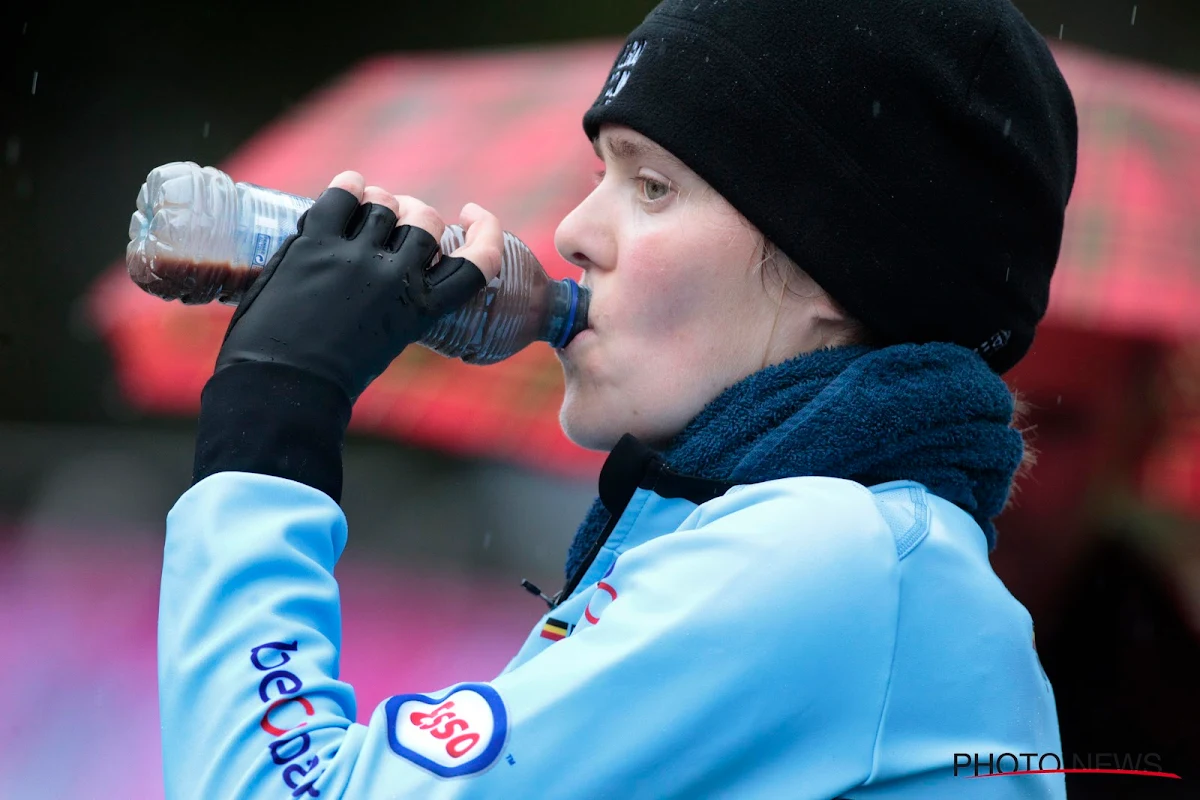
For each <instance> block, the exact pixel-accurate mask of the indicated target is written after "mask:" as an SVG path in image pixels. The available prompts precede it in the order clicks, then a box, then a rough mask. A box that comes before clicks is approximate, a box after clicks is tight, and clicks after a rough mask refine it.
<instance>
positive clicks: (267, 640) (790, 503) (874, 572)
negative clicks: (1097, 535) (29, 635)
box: [159, 472, 1065, 800]
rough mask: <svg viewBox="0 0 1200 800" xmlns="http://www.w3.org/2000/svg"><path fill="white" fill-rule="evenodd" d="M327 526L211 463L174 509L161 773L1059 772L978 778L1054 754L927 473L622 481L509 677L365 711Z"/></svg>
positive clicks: (935, 785) (1037, 681)
mask: <svg viewBox="0 0 1200 800" xmlns="http://www.w3.org/2000/svg"><path fill="white" fill-rule="evenodd" d="M345 544H346V521H345V518H344V516H343V515H342V511H341V509H340V508H339V507H338V505H337V504H336V503H335V502H334V501H333V500H331V499H330V498H329V497H328V496H326V495H325V494H323V493H321V492H319V491H317V490H315V489H312V488H309V487H308V486H305V485H302V484H299V483H294V482H291V481H288V480H284V479H281V478H275V477H268V476H263V475H256V474H247V473H237V472H225V473H219V474H216V475H212V476H210V477H208V478H206V479H204V480H203V481H201V482H200V483H198V484H197V485H196V486H194V487H192V488H191V489H190V490H189V491H187V492H186V493H185V494H184V495H183V496H182V497H181V498H180V499H179V501H178V502H177V503H176V505H175V507H174V508H173V509H172V510H171V512H170V514H169V517H168V521H167V543H166V553H165V561H164V567H163V581H162V597H161V608H160V623H159V680H160V702H161V714H162V733H163V756H164V761H163V764H164V772H165V779H166V789H167V792H166V794H167V797H168V798H171V799H172V800H174V798H193V797H195V798H286V797H322V798H328V799H329V800H333V798H371V800H375V799H376V798H380V799H381V798H408V797H415V798H427V797H433V798H437V797H444V798H505V799H507V798H522V797H534V798H610V797H611V798H622V800H624V799H625V798H643V797H644V798H670V797H686V798H695V797H730V798H796V799H799V798H825V799H826V800H828V799H829V798H843V797H845V798H855V800H867V799H868V798H919V799H920V800H934V799H935V798H974V797H980V798H1062V797H1065V790H1064V783H1063V777H1062V775H1061V774H1031V775H1004V776H992V777H983V778H975V777H971V776H973V775H975V774H976V773H977V772H978V774H980V775H987V774H988V773H989V772H994V771H997V770H999V771H1001V772H1013V771H1015V770H1017V769H1018V768H1019V769H1020V770H1027V769H1033V770H1036V769H1038V768H1039V766H1041V767H1042V768H1047V769H1048V768H1053V767H1058V766H1060V765H1059V764H1057V763H1055V762H1054V761H1053V760H1046V759H1045V756H1046V754H1055V755H1057V754H1059V753H1060V742H1059V733H1058V724H1057V719H1056V714H1055V707H1054V695H1053V692H1052V690H1051V687H1050V684H1049V682H1048V681H1047V679H1046V676H1045V673H1044V672H1043V671H1042V668H1041V665H1040V663H1039V661H1038V657H1037V654H1036V652H1035V649H1034V646H1033V641H1032V639H1033V632H1032V628H1031V623H1030V617H1029V615H1028V613H1027V612H1026V611H1025V609H1024V608H1023V607H1022V606H1021V605H1020V604H1019V603H1018V602H1017V601H1016V600H1015V599H1013V597H1012V596H1011V595H1010V594H1009V593H1008V591H1007V590H1006V589H1005V588H1004V586H1003V585H1002V584H1001V582H1000V581H999V580H998V579H997V577H996V575H995V574H994V573H993V571H992V569H991V567H990V565H989V563H988V558H987V552H986V544H985V540H984V536H983V533H982V531H981V530H980V528H979V527H978V525H977V524H976V523H975V522H974V521H973V520H972V519H971V517H970V516H969V515H968V514H966V513H965V512H963V511H961V510H960V509H958V508H957V507H955V506H953V505H951V504H950V503H948V502H946V501H944V500H941V499H939V498H937V497H935V496H932V495H931V494H929V493H928V492H927V491H926V490H925V489H924V488H923V487H922V486H921V485H919V484H915V483H909V482H897V483H889V484H885V485H881V486H875V487H872V488H869V489H868V488H865V487H863V486H861V485H859V484H856V483H852V482H850V481H845V480H838V479H833V478H814V477H804V478H788V479H783V480H774V481H769V482H765V483H759V484H752V485H746V486H738V487H734V488H733V489H732V490H730V491H729V492H727V493H726V494H725V495H724V496H720V497H717V498H715V499H711V500H708V501H706V502H703V503H701V504H699V505H697V503H695V502H693V501H690V500H686V499H683V498H681V497H664V496H662V495H661V494H659V493H656V492H655V491H653V490H651V489H648V488H644V487H643V488H638V489H636V491H634V492H633V494H632V497H631V498H630V499H629V502H628V505H627V506H626V507H625V510H624V513H622V514H620V515H619V518H618V521H617V523H616V525H615V528H613V529H612V531H611V534H610V535H609V537H608V539H607V542H606V543H605V545H604V546H603V548H602V549H601V550H600V551H599V553H598V555H597V556H596V558H595V560H594V561H593V562H592V564H591V566H590V568H588V570H587V572H586V574H585V575H584V577H583V579H582V581H580V583H579V585H578V588H577V589H575V591H574V592H572V593H571V595H570V597H569V598H566V599H565V600H564V602H562V604H561V605H559V606H558V607H556V608H554V609H552V610H551V612H550V613H549V614H547V615H546V617H544V618H543V619H542V620H540V621H539V622H538V623H537V624H536V625H535V626H534V627H533V630H532V632H531V633H530V634H529V637H528V638H527V639H526V641H525V643H524V645H523V646H522V647H521V649H520V651H519V652H518V653H517V655H516V657H515V658H514V659H513V660H512V662H511V663H510V664H509V666H508V667H507V668H506V669H505V670H504V672H503V673H502V674H501V675H499V676H497V677H496V678H495V679H494V680H492V681H490V682H489V683H486V684H457V685H454V686H449V687H447V688H446V689H445V690H443V691H441V692H437V693H434V694H431V695H419V694H405V693H404V692H405V687H403V686H397V687H396V691H397V692H398V694H397V695H395V696H394V697H392V698H390V699H389V700H387V701H386V702H384V703H383V704H381V705H380V706H379V707H378V708H376V709H375V710H374V713H373V714H372V716H371V719H370V723H369V724H368V725H366V726H363V725H360V724H357V723H354V722H352V720H354V719H355V718H356V708H355V697H354V690H353V688H352V687H350V686H348V685H346V684H345V683H341V682H339V681H338V678H337V676H338V652H339V648H340V646H341V609H340V606H339V600H338V585H337V581H336V580H335V579H334V576H333V568H334V564H335V563H336V561H337V559H338V557H339V555H340V554H341V552H342V549H343V547H344V546H345ZM405 635H406V632H405V631H403V630H397V631H396V636H397V638H400V639H403V637H404V636H405ZM410 635H414V636H415V634H410ZM963 754H968V755H969V757H970V758H971V761H970V766H964V765H963V760H964V755H963ZM1002 754H1012V760H1011V761H1010V759H1009V758H1008V757H1003V758H1000V759H999V761H998V762H997V758H998V757H1000V756H1001V755H1002ZM1026 754H1030V755H1031V757H1030V758H1026ZM956 759H957V761H958V763H959V765H960V766H959V768H958V774H957V775H956V774H955V764H956ZM1039 760H1040V761H1042V762H1043V763H1041V764H1040V765H1039ZM989 761H990V765H989Z"/></svg>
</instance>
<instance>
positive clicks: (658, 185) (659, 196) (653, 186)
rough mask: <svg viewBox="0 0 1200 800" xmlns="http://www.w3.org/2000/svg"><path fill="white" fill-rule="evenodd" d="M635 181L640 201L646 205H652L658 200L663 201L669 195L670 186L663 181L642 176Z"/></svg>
mask: <svg viewBox="0 0 1200 800" xmlns="http://www.w3.org/2000/svg"><path fill="white" fill-rule="evenodd" d="M637 181H638V188H639V191H640V192H641V194H642V199H643V200H645V201H646V202H648V203H654V202H658V201H659V200H663V199H665V198H666V197H667V195H669V194H670V193H671V184H669V183H667V182H665V181H660V180H656V179H654V178H647V177H644V176H639V177H638V179H637Z"/></svg>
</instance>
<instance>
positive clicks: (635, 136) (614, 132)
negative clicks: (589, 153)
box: [592, 125, 687, 169]
mask: <svg viewBox="0 0 1200 800" xmlns="http://www.w3.org/2000/svg"><path fill="white" fill-rule="evenodd" d="M592 148H593V149H595V151H596V155H597V156H598V157H599V158H601V159H606V158H607V159H613V160H615V161H645V160H656V161H661V162H665V163H668V164H672V165H674V166H677V167H680V168H682V169H687V166H686V165H685V164H684V163H683V162H682V161H680V160H679V159H678V158H676V157H675V156H673V155H672V154H671V153H669V152H667V150H666V148H664V147H662V146H661V145H659V144H656V143H655V142H654V141H652V140H651V139H649V138H647V137H645V136H643V135H642V134H640V133H638V132H637V131H635V130H633V129H631V128H626V127H622V126H615V125H605V126H604V127H603V128H601V129H600V135H599V136H598V137H597V138H596V139H595V140H594V141H593V142H592Z"/></svg>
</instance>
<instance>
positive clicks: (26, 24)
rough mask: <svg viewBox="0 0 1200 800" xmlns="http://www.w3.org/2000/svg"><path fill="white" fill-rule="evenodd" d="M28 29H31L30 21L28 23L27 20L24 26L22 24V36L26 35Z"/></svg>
mask: <svg viewBox="0 0 1200 800" xmlns="http://www.w3.org/2000/svg"><path fill="white" fill-rule="evenodd" d="M27 30H29V23H28V22H26V23H25V24H24V25H22V26H21V35H22V36H24V35H25V31H27Z"/></svg>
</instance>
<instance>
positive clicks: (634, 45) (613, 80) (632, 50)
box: [601, 39, 646, 105]
mask: <svg viewBox="0 0 1200 800" xmlns="http://www.w3.org/2000/svg"><path fill="white" fill-rule="evenodd" d="M645 49H646V40H645V39H643V40H642V41H640V42H630V43H629V44H627V45H625V49H624V50H622V51H621V55H620V57H619V58H618V59H617V65H616V66H615V67H613V71H612V74H611V75H609V76H608V83H606V84H604V94H603V95H601V96H602V97H603V98H604V105H608V104H609V103H611V102H612V101H613V98H614V97H616V96H617V95H618V94H620V93H621V90H622V89H624V88H625V84H627V83H629V75H630V74H631V73H632V72H633V68H634V66H635V65H636V64H637V62H638V59H639V58H641V57H642V51H643V50H645Z"/></svg>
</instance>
